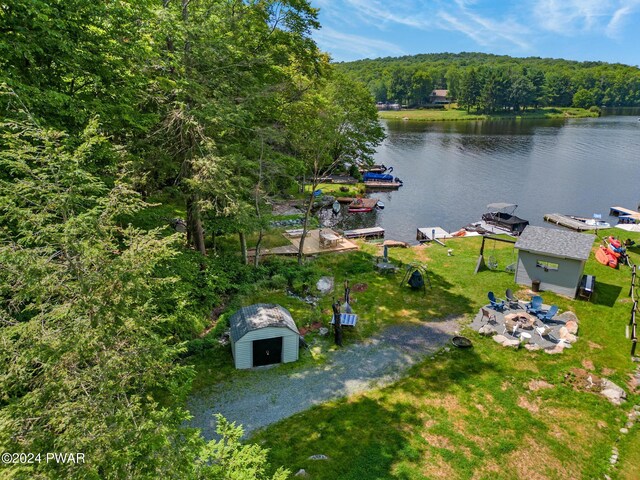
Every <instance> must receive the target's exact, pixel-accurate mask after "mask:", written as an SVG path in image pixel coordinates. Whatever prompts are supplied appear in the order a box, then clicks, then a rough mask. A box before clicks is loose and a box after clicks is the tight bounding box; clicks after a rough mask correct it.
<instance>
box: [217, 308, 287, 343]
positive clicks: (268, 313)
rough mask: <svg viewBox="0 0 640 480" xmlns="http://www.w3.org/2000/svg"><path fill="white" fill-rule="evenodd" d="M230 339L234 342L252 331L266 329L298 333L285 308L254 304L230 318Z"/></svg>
mask: <svg viewBox="0 0 640 480" xmlns="http://www.w3.org/2000/svg"><path fill="white" fill-rule="evenodd" d="M229 325H230V327H231V339H232V340H233V341H234V342H235V341H238V340H240V339H241V338H242V337H244V336H245V335H246V334H247V333H249V332H252V331H253V330H258V329H260V328H266V327H284V328H288V329H289V330H292V331H293V332H295V333H299V332H298V327H296V323H295V322H294V321H293V317H291V313H289V310H287V309H286V308H284V307H282V306H280V305H275V304H273V303H256V304H254V305H249V306H248V307H242V308H241V309H240V310H238V311H237V312H236V313H234V314H233V315H232V316H231V318H229Z"/></svg>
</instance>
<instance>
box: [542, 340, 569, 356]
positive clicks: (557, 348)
mask: <svg viewBox="0 0 640 480" xmlns="http://www.w3.org/2000/svg"><path fill="white" fill-rule="evenodd" d="M566 347H567V344H566V343H564V342H559V343H558V344H557V345H555V346H554V347H552V348H545V349H544V351H545V352H547V353H548V354H549V355H555V354H557V353H562V352H563V351H564V349H565V348H566Z"/></svg>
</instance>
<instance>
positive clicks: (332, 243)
mask: <svg viewBox="0 0 640 480" xmlns="http://www.w3.org/2000/svg"><path fill="white" fill-rule="evenodd" d="M339 241H340V237H339V236H338V235H335V234H334V233H326V232H323V231H322V230H320V248H332V247H337V246H338V242H339Z"/></svg>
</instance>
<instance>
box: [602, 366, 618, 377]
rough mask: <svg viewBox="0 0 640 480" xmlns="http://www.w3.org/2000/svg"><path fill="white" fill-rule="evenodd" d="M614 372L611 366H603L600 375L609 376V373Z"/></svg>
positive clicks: (612, 373)
mask: <svg viewBox="0 0 640 480" xmlns="http://www.w3.org/2000/svg"><path fill="white" fill-rule="evenodd" d="M615 373H616V371H615V370H614V369H613V368H607V367H604V368H603V369H602V375H603V376H605V377H610V376H611V375H614V374H615Z"/></svg>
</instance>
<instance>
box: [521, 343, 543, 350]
mask: <svg viewBox="0 0 640 480" xmlns="http://www.w3.org/2000/svg"><path fill="white" fill-rule="evenodd" d="M524 348H526V349H527V350H529V351H530V352H536V351H538V350H542V347H541V346H540V345H538V344H537V343H525V344H524Z"/></svg>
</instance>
